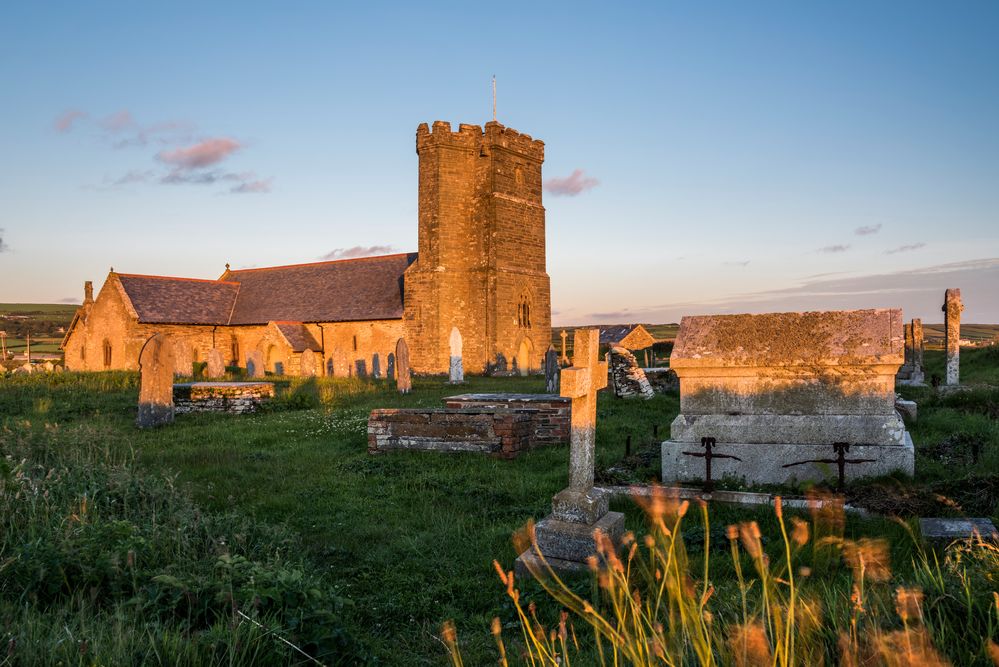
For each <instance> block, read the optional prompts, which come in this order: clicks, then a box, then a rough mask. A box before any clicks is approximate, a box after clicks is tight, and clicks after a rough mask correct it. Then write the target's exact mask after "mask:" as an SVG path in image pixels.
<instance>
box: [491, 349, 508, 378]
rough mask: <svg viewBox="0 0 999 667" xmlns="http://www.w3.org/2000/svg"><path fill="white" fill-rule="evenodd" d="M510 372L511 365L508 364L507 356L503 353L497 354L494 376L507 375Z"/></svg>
mask: <svg viewBox="0 0 999 667" xmlns="http://www.w3.org/2000/svg"><path fill="white" fill-rule="evenodd" d="M508 371H509V364H507V363H506V355H505V354H503V353H502V352H497V353H496V364H495V365H494V366H493V375H506V374H507V372H508Z"/></svg>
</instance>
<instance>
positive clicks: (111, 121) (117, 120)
mask: <svg viewBox="0 0 999 667" xmlns="http://www.w3.org/2000/svg"><path fill="white" fill-rule="evenodd" d="M134 126H135V119H134V118H132V114H131V113H129V112H128V111H127V110H126V109H122V110H121V111H117V112H115V113H113V114H111V115H110V116H108V117H106V118H104V119H102V120H101V127H103V128H104V129H105V130H107V131H108V132H121V131H122V130H127V129H130V128H132V127H134Z"/></svg>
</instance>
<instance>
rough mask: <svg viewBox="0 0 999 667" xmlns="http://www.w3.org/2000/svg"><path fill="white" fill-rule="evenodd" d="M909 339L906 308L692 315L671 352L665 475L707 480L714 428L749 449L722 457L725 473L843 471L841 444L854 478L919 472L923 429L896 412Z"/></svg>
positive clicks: (718, 475)
mask: <svg viewBox="0 0 999 667" xmlns="http://www.w3.org/2000/svg"><path fill="white" fill-rule="evenodd" d="M903 345H904V341H903V332H902V312H901V310H895V309H892V310H888V309H880V310H854V311H830V312H811V313H767V314H760V315H708V316H692V317H684V318H683V319H682V321H681V323H680V332H679V334H678V336H677V339H676V345H675V346H674V348H673V354H672V355H671V357H670V367H671V368H672V369H673V370H674V371H675V372H676V374H677V376H678V377H679V379H680V414H679V416H677V418H676V419H675V420H674V421H673V423H672V425H671V426H670V439H669V440H668V441H666V442H664V443H663V445H662V457H663V466H662V468H663V480H664V481H665V482H673V481H683V480H703V479H704V473H705V467H706V466H705V459H704V457H703V451H702V449H701V443H702V438H714V439H715V442H714V446H713V451H714V453H715V454H716V455H728V456H737V457H738V458H739V459H741V460H736V459H733V458H717V459H715V460H714V461H713V462H712V465H713V470H712V473H713V476H714V478H715V479H722V478H723V477H725V476H732V477H736V478H741V479H742V480H744V481H745V482H749V483H783V482H787V481H790V480H792V479H797V480H806V479H808V480H817V479H829V478H836V477H837V476H838V467H839V466H838V464H837V463H836V461H835V459H837V455H838V453H839V452H837V450H835V449H834V444H835V443H848V444H849V446H850V447H849V450H848V455H847V456H846V457H845V458H846V459H847V463H846V464H845V465H844V472H845V477H846V478H847V479H854V478H857V477H867V476H876V475H882V474H887V473H890V472H892V471H894V470H901V471H902V472H904V473H907V474H910V475H911V474H912V473H913V446H912V439H911V438H910V437H909V434H908V433H907V432H906V430H905V424H904V423H903V421H902V419H901V417H900V416H899V415H898V413H897V412H896V411H895V374H896V372H897V371H898V369H899V367H900V366H901V365H902V362H903V357H904V352H903ZM840 449H842V448H840ZM695 454H701V456H695ZM862 459H864V460H867V459H869V461H863V462H857V461H860V460H862ZM805 461H815V462H810V463H803V462H805ZM792 464H795V465H792Z"/></svg>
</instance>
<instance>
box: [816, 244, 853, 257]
mask: <svg viewBox="0 0 999 667" xmlns="http://www.w3.org/2000/svg"><path fill="white" fill-rule="evenodd" d="M849 249H850V245H849V244H846V245H844V244H842V243H837V244H835V245H827V246H823V247H821V248H819V249H818V250H816V251H815V252H821V253H825V254H827V255H831V254H835V253H838V252H846V251H847V250H849Z"/></svg>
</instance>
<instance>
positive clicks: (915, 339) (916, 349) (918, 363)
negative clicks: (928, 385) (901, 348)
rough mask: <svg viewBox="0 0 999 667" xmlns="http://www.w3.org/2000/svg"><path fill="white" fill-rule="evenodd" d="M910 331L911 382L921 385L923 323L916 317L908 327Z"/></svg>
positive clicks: (922, 376)
mask: <svg viewBox="0 0 999 667" xmlns="http://www.w3.org/2000/svg"><path fill="white" fill-rule="evenodd" d="M909 327H910V329H911V330H912V381H913V383H915V384H922V383H923V381H924V375H923V345H924V343H923V321H922V320H921V319H919V318H918V317H917V318H915V319H913V320H912V324H910V325H909Z"/></svg>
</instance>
